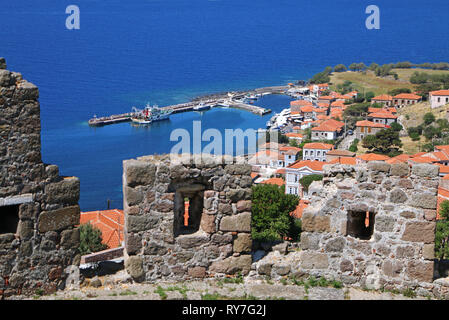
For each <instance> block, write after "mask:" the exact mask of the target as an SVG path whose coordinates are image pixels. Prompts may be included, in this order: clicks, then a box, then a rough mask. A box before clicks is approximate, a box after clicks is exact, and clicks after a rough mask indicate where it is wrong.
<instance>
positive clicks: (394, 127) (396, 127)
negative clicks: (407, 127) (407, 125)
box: [390, 122, 402, 132]
mask: <svg viewBox="0 0 449 320" xmlns="http://www.w3.org/2000/svg"><path fill="white" fill-rule="evenodd" d="M390 127H391V129H393V130H394V131H398V132H399V131H401V130H402V126H401V125H400V124H399V123H397V122H393V123H392V124H390Z"/></svg>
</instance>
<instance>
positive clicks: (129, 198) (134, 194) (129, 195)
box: [124, 186, 143, 207]
mask: <svg viewBox="0 0 449 320" xmlns="http://www.w3.org/2000/svg"><path fill="white" fill-rule="evenodd" d="M124 192H125V199H126V202H127V204H128V206H130V207H132V206H135V205H138V204H139V203H141V202H142V200H143V193H142V192H141V191H139V190H137V189H134V188H130V187H126V186H125V189H124Z"/></svg>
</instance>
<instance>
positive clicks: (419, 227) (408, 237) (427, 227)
mask: <svg viewBox="0 0 449 320" xmlns="http://www.w3.org/2000/svg"><path fill="white" fill-rule="evenodd" d="M401 239H402V240H404V241H412V242H424V243H433V242H434V241H435V222H407V224H406V225H405V230H404V233H403V234H402V238H401Z"/></svg>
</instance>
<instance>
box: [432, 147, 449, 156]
mask: <svg viewBox="0 0 449 320" xmlns="http://www.w3.org/2000/svg"><path fill="white" fill-rule="evenodd" d="M435 149H436V150H440V151H443V152H445V153H447V154H449V145H442V146H435Z"/></svg>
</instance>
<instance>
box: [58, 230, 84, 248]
mask: <svg viewBox="0 0 449 320" xmlns="http://www.w3.org/2000/svg"><path fill="white" fill-rule="evenodd" d="M79 245H80V230H79V229H78V228H75V229H72V230H64V231H62V232H61V246H62V247H63V248H64V249H77V248H78V247H79Z"/></svg>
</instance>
